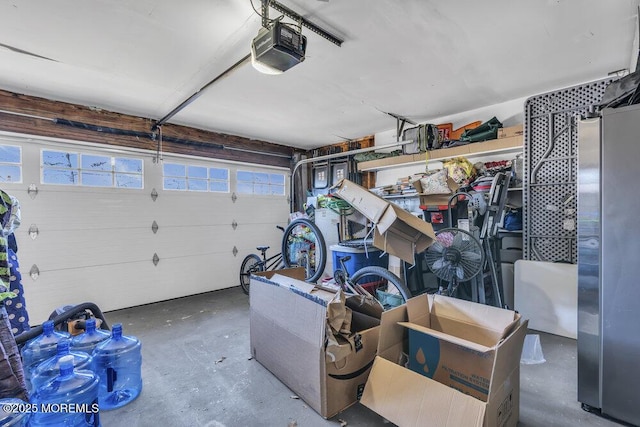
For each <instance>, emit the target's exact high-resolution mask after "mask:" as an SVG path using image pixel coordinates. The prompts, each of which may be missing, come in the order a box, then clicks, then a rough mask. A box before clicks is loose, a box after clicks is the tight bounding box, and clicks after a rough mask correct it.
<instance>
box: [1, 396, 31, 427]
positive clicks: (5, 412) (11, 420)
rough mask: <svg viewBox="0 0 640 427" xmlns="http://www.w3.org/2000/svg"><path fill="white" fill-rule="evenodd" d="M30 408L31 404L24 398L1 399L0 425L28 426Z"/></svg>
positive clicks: (12, 426)
mask: <svg viewBox="0 0 640 427" xmlns="http://www.w3.org/2000/svg"><path fill="white" fill-rule="evenodd" d="M30 409H31V405H29V404H28V403H26V402H25V401H24V400H20V399H16V398H14V397H8V398H4V399H0V426H7V427H8V426H11V427H22V426H28V425H29V414H30V412H31V411H30Z"/></svg>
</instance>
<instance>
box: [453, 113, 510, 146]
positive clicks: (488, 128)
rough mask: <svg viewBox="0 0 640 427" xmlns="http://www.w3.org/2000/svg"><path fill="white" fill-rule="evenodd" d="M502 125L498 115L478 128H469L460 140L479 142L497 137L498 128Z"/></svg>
mask: <svg viewBox="0 0 640 427" xmlns="http://www.w3.org/2000/svg"><path fill="white" fill-rule="evenodd" d="M501 127H502V123H500V120H498V119H497V118H496V117H493V118H492V119H491V120H489V121H486V122H484V123H482V124H481V125H480V126H478V127H477V128H473V129H467V130H465V131H464V133H463V134H462V136H461V137H460V141H467V142H479V141H488V140H490V139H496V138H497V137H498V129H499V128H501Z"/></svg>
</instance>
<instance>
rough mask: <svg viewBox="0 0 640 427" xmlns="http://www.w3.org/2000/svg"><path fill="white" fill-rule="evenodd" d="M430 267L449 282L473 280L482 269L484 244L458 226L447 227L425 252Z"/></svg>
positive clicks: (438, 234) (437, 235)
mask: <svg viewBox="0 0 640 427" xmlns="http://www.w3.org/2000/svg"><path fill="white" fill-rule="evenodd" d="M425 260H426V262H427V266H428V267H429V269H430V270H431V271H432V272H433V273H434V274H435V275H436V276H437V277H439V278H440V279H442V280H446V281H447V282H451V281H454V280H455V281H458V282H465V281H467V280H471V279H472V278H473V277H474V276H475V275H476V274H478V273H480V271H481V270H482V265H483V264H484V252H483V251H482V245H481V244H480V242H479V241H478V239H476V238H475V237H473V235H471V234H470V233H468V232H466V231H464V230H460V229H458V228H445V229H443V230H440V231H439V232H438V233H437V234H436V241H435V242H434V243H433V245H431V246H430V247H429V248H428V249H427V251H426V252H425Z"/></svg>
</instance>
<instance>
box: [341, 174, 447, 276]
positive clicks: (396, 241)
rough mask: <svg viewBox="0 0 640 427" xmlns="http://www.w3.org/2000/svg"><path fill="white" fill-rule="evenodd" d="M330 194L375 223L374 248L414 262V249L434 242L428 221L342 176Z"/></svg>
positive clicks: (416, 249)
mask: <svg viewBox="0 0 640 427" xmlns="http://www.w3.org/2000/svg"><path fill="white" fill-rule="evenodd" d="M334 194H335V195H336V196H337V197H339V198H341V199H343V200H345V201H347V202H349V204H351V205H352V206H353V207H354V209H356V210H357V211H359V212H360V213H362V214H363V215H364V216H365V217H367V218H368V219H369V220H370V221H372V222H373V223H374V224H375V230H374V238H373V245H374V246H375V247H376V248H378V249H381V250H383V251H385V252H388V253H389V254H391V255H395V256H397V257H398V258H400V259H402V260H404V261H406V262H408V263H410V264H413V263H414V262H415V259H414V255H415V253H416V252H418V253H420V252H423V251H424V250H425V249H427V248H428V247H429V246H431V244H432V243H433V242H434V241H435V233H434V232H433V228H432V227H431V224H429V223H428V222H425V221H423V220H421V219H420V218H417V217H416V216H414V215H412V214H411V213H409V212H407V211H406V210H404V209H402V208H400V207H398V206H397V205H395V204H393V203H390V202H388V201H386V200H384V199H383V198H381V197H378V196H376V195H375V194H373V193H371V192H370V191H369V190H367V189H366V188H364V187H361V186H359V185H358V184H356V183H353V182H351V181H349V180H346V179H343V180H342V181H340V182H339V183H338V184H337V185H336V186H335V192H334Z"/></svg>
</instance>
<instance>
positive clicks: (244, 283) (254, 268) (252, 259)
mask: <svg viewBox="0 0 640 427" xmlns="http://www.w3.org/2000/svg"><path fill="white" fill-rule="evenodd" d="M263 270H264V264H263V262H262V260H261V259H260V257H259V256H258V255H256V254H249V255H247V256H246V257H244V259H243V260H242V264H241V265H240V287H241V288H242V292H244V293H245V294H247V295H249V283H250V279H251V273H257V272H258V271H263Z"/></svg>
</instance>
